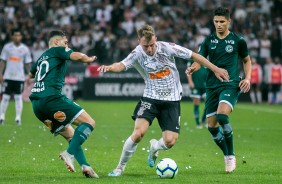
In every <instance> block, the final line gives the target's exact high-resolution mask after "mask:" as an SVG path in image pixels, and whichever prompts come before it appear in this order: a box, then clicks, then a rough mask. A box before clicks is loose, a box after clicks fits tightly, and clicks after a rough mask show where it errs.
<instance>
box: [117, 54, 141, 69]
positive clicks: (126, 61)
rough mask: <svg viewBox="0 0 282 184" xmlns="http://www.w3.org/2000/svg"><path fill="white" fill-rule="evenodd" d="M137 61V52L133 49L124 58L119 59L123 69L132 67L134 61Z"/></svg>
mask: <svg viewBox="0 0 282 184" xmlns="http://www.w3.org/2000/svg"><path fill="white" fill-rule="evenodd" d="M137 61H138V54H137V52H136V51H135V50H133V51H132V52H131V53H130V54H129V55H128V56H127V57H126V58H125V59H123V60H122V61H121V63H122V64H124V66H125V70H128V69H129V68H132V67H133V66H134V64H135V62H137Z"/></svg>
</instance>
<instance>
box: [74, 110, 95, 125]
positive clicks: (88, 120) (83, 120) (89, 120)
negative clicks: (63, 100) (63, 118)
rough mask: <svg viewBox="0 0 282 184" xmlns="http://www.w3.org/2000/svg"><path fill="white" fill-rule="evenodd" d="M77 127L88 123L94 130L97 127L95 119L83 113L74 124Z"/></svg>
mask: <svg viewBox="0 0 282 184" xmlns="http://www.w3.org/2000/svg"><path fill="white" fill-rule="evenodd" d="M73 123H74V124H75V125H80V124H81V123H88V124H90V125H91V126H92V127H93V128H94V127H95V125H96V123H95V121H94V119H93V118H92V117H91V116H90V115H89V114H88V113H87V112H86V111H83V112H82V113H81V114H80V115H79V116H78V117H77V118H76V119H75V120H74V122H73Z"/></svg>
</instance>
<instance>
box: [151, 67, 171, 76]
mask: <svg viewBox="0 0 282 184" xmlns="http://www.w3.org/2000/svg"><path fill="white" fill-rule="evenodd" d="M169 74H170V70H169V68H165V69H164V70H161V71H158V72H155V73H149V77H150V79H162V78H164V77H166V76H169Z"/></svg>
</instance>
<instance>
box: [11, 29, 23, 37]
mask: <svg viewBox="0 0 282 184" xmlns="http://www.w3.org/2000/svg"><path fill="white" fill-rule="evenodd" d="M15 33H20V34H22V32H21V30H20V29H18V28H14V29H12V30H11V35H12V36H13V35H14V34H15Z"/></svg>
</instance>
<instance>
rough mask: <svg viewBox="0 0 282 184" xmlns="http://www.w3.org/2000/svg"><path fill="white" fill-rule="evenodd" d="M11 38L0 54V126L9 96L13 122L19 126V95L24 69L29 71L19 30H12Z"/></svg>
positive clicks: (21, 88) (21, 101)
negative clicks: (14, 116)
mask: <svg viewBox="0 0 282 184" xmlns="http://www.w3.org/2000/svg"><path fill="white" fill-rule="evenodd" d="M11 37H12V42H9V43H7V44H5V45H4V47H3V50H2V52H1V62H0V82H1V84H2V91H3V96H2V101H1V106H0V107H1V109H0V124H4V120H5V113H6V110H7V107H8V104H9V101H10V98H11V95H12V94H13V95H14V99H15V108H16V118H15V121H16V123H17V124H18V125H21V115H22V109H23V100H22V95H21V94H22V92H23V87H24V81H25V69H26V71H29V68H30V64H31V62H32V59H31V55H30V51H29V49H28V47H27V46H26V45H25V44H23V43H22V42H21V41H22V34H21V32H20V30H18V29H13V30H12V32H11ZM4 68H5V71H4ZM3 71H4V74H3Z"/></svg>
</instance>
